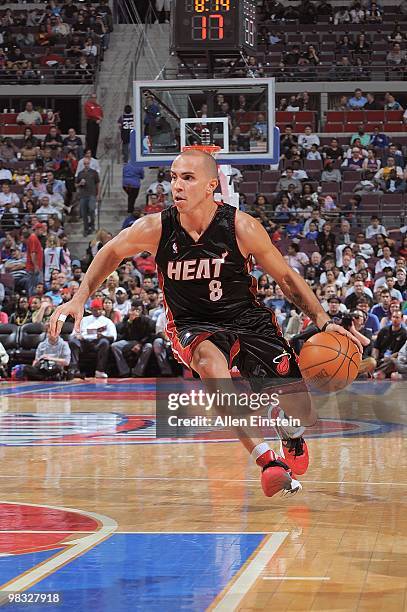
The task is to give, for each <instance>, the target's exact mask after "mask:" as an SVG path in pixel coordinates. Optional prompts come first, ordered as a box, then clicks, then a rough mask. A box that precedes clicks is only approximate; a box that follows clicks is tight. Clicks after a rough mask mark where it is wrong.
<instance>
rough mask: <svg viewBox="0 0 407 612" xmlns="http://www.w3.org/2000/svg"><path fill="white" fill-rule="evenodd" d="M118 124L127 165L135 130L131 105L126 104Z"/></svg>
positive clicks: (124, 159) (124, 160)
mask: <svg viewBox="0 0 407 612" xmlns="http://www.w3.org/2000/svg"><path fill="white" fill-rule="evenodd" d="M117 123H118V124H119V128H120V138H121V141H122V156H123V163H124V164H127V162H128V161H129V147H130V134H131V131H132V130H133V129H134V115H133V110H132V108H131V106H130V104H126V106H125V107H124V111H123V114H122V115H121V116H120V117H119V120H118V122H117ZM129 212H130V211H129Z"/></svg>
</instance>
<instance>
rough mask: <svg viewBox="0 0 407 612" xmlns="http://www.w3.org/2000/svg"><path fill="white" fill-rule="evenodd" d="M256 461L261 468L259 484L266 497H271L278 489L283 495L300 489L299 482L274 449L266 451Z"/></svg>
mask: <svg viewBox="0 0 407 612" xmlns="http://www.w3.org/2000/svg"><path fill="white" fill-rule="evenodd" d="M257 463H258V465H260V467H261V468H262V472H261V486H262V489H263V493H264V495H266V497H273V495H275V494H276V493H278V492H279V491H281V492H282V493H283V495H286V494H290V495H291V494H293V493H297V491H301V489H302V486H301V484H300V483H299V482H298V480H295V479H294V478H292V476H291V470H290V468H289V467H288V465H287V464H286V463H284V461H283V460H282V458H281V457H279V456H278V455H276V454H275V452H274V451H271V450H269V451H267V453H265V454H264V455H262V457H260V460H258V461H257Z"/></svg>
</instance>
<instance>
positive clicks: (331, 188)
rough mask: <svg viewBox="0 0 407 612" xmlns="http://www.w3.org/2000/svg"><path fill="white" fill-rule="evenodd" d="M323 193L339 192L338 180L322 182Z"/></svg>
mask: <svg viewBox="0 0 407 612" xmlns="http://www.w3.org/2000/svg"><path fill="white" fill-rule="evenodd" d="M321 187H322V193H338V192H339V183H337V182H336V181H329V182H326V183H325V182H322V183H321Z"/></svg>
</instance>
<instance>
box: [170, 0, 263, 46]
mask: <svg viewBox="0 0 407 612" xmlns="http://www.w3.org/2000/svg"><path fill="white" fill-rule="evenodd" d="M172 24H173V25H172V44H171V50H172V51H175V52H177V53H178V52H187V51H190V52H198V51H215V52H216V51H220V52H222V51H224V52H226V51H236V50H239V49H244V50H245V51H246V52H248V53H250V52H251V51H255V50H256V44H257V31H256V2H255V0H175V2H174V8H173V13H172Z"/></svg>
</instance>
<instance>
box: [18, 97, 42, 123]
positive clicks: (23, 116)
mask: <svg viewBox="0 0 407 612" xmlns="http://www.w3.org/2000/svg"><path fill="white" fill-rule="evenodd" d="M16 121H17V123H20V124H23V125H39V124H40V123H42V117H41V115H40V113H39V112H38V111H36V110H34V108H33V103H32V102H27V103H26V105H25V110H24V111H21V113H19V114H18V115H17V119H16Z"/></svg>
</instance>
